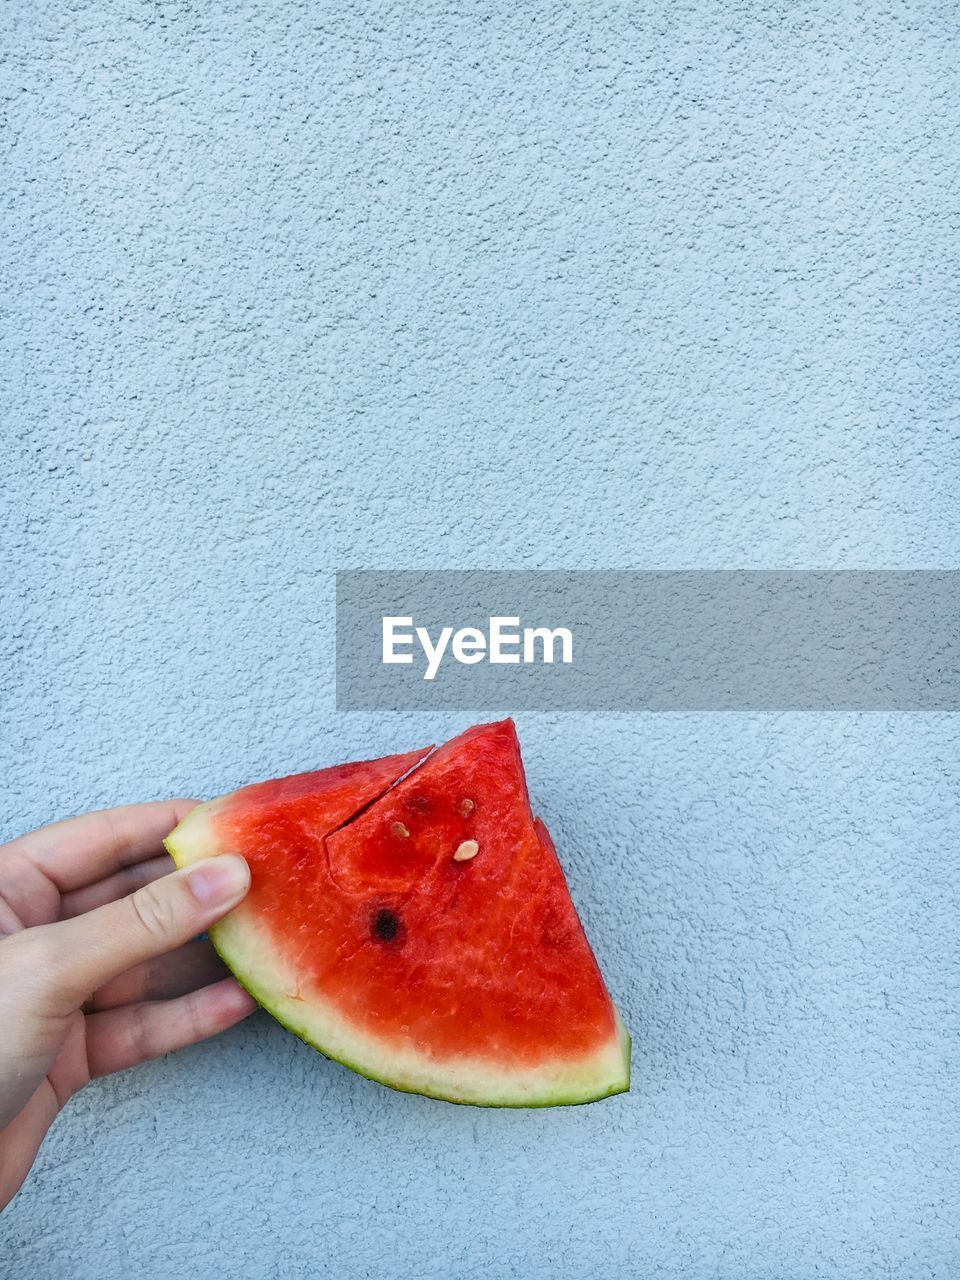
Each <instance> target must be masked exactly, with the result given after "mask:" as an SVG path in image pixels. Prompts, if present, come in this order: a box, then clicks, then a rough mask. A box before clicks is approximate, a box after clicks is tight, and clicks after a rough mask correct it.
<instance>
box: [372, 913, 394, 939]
mask: <svg viewBox="0 0 960 1280" xmlns="http://www.w3.org/2000/svg"><path fill="white" fill-rule="evenodd" d="M373 936H374V937H375V938H376V939H377V941H378V942H396V940H397V938H398V937H399V936H400V920H399V917H398V916H397V915H396V913H395V912H393V911H388V910H387V908H386V907H381V908H380V910H379V911H378V912H377V914H376V915H375V916H374V917H373Z"/></svg>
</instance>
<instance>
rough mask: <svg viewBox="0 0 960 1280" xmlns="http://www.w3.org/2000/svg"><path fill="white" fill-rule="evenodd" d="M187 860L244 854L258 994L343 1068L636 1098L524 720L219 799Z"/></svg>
mask: <svg viewBox="0 0 960 1280" xmlns="http://www.w3.org/2000/svg"><path fill="white" fill-rule="evenodd" d="M166 843H167V848H168V849H169V850H170V853H171V854H172V855H173V858H174V860H175V861H176V863H177V865H178V866H187V865H189V864H190V863H192V862H195V861H197V860H198V859H199V858H204V857H208V856H210V855H212V854H216V853H220V852H225V851H228V850H232V851H235V852H238V853H242V854H243V855H244V857H245V858H246V859H247V861H248V863H249V865H250V870H251V881H252V882H251V888H250V893H249V894H248V896H247V898H246V899H245V900H244V901H243V902H242V903H241V904H240V906H239V907H237V908H236V909H235V910H233V911H232V912H231V913H230V914H229V915H228V916H227V917H226V918H225V919H224V920H222V921H221V922H220V923H219V924H218V925H216V926H215V927H214V928H213V929H212V930H211V936H212V938H213V941H214V943H215V945H216V947H217V950H218V951H219V952H220V954H221V955H222V956H223V958H224V960H226V962H227V964H228V965H229V966H230V968H231V969H232V970H233V972H234V973H235V974H236V976H237V977H238V978H239V980H240V982H241V983H242V984H243V985H244V986H245V987H246V988H247V990H248V991H250V993H251V994H252V995H253V996H254V997H255V998H256V999H257V1000H258V1001H259V1002H260V1004H262V1005H263V1007H264V1008H265V1009H267V1010H269V1012H270V1013H272V1014H273V1015H274V1016H275V1017H276V1018H277V1019H278V1020H279V1021H280V1022H282V1023H283V1024H284V1026H286V1027H288V1028H289V1029H290V1030H291V1031H294V1032H296V1034H297V1035H299V1036H300V1037H302V1039H304V1040H306V1041H307V1042H308V1043H309V1044H312V1045H314V1046H315V1047H316V1048H318V1049H319V1050H320V1051H321V1052H322V1053H324V1054H326V1055H327V1056H328V1057H330V1058H335V1059H337V1060H338V1061H339V1062H342V1063H344V1064H345V1065H347V1066H349V1067H352V1068H353V1070H355V1071H358V1072H359V1073H360V1074H361V1075H365V1076H369V1077H371V1078H372V1079H374V1080H379V1081H381V1082H382V1083H383V1084H387V1085H390V1086H392V1087H393V1088H395V1089H402V1090H406V1091H409V1092H414V1093H423V1094H427V1095H429V1096H431V1097H435V1098H444V1099H447V1100H448V1101H451V1102H465V1103H474V1104H477V1105H486V1106H504V1107H509V1106H551V1105H556V1104H561V1103H575V1102H591V1101H594V1100H595V1099H598V1098H604V1097H607V1096H609V1095H611V1094H615V1093H622V1092H624V1091H625V1090H626V1089H627V1088H629V1082H630V1038H629V1036H628V1035H627V1033H626V1030H625V1028H624V1026H623V1023H622V1022H621V1021H620V1018H619V1016H618V1014H617V1012H616V1010H615V1008H614V1006H613V1003H612V1002H611V1000H610V996H609V995H608V993H607V990H606V987H605V986H604V983H603V978H602V977H601V975H600V970H599V968H598V966H597V962H596V960H595V959H594V956H593V952H592V951H591V950H590V944H589V943H588V942H587V939H586V935H585V934H584V932H583V928H582V926H581V924H580V921H579V919H578V918H577V913H576V911H575V909H574V906H573V903H572V902H571V900H570V895H569V892H568V890H567V886H566V882H565V881H564V878H563V872H562V871H561V869H560V864H559V862H558V861H557V855H556V852H555V850H554V847H553V843H552V841H551V839H550V836H549V834H548V833H547V829H546V827H545V826H544V825H543V823H542V822H540V821H539V819H535V818H534V817H533V815H532V813H531V812H530V802H529V799H528V797H527V788H526V782H525V779H524V774H523V765H522V763H521V760H520V748H519V744H518V742H517V737H516V732H515V730H514V726H513V722H512V721H510V720H505V721H503V722H501V723H498V724H489V725H479V726H477V727H475V728H473V729H469V730H468V731H467V732H466V733H464V734H461V735H460V736H459V737H458V738H454V739H453V740H452V741H450V742H448V743H447V744H446V745H445V746H443V747H441V748H439V749H438V750H436V751H433V752H432V754H431V753H430V748H427V749H425V750H422V751H414V752H410V753H409V754H407V755H397V756H387V757H386V758H384V759H382V760H373V761H367V762H364V763H360V764H345V765H338V766H337V767H336V768H333V769H323V770H320V771H319V772H317V773H304V774H298V775H295V776H294V777H291V778H282V779H280V780H278V781H275V782H262V783H258V784H256V785H254V786H250V787H244V788H243V789H242V790H240V791H236V792H233V793H232V794H231V795H227V796H223V797H221V798H220V799H219V800H213V801H211V802H210V803H209V804H204V805H200V806H199V807H198V808H196V809H194V810H193V811H192V812H191V813H190V814H188V816H187V817H186V818H185V819H184V820H183V822H181V824H180V825H179V826H178V827H177V828H176V830H175V831H173V832H172V833H171V835H170V836H169V837H168V839H167V842H166Z"/></svg>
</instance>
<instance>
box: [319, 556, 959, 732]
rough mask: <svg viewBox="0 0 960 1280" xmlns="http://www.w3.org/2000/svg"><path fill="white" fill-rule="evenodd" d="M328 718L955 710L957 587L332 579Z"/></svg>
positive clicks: (858, 578)
mask: <svg viewBox="0 0 960 1280" xmlns="http://www.w3.org/2000/svg"><path fill="white" fill-rule="evenodd" d="M550 659H552V660H550ZM337 707H338V708H339V709H341V710H345V711H361V710H423V711H426V710H465V711H466V710H470V711H478V712H502V711H510V710H514V709H515V710H530V711H607V712H615V711H787V710H800V711H934V710H941V711H958V710H960V571H957V570H909V571H894V570H869V571H867V570H838V571H814V570H810V571H806V570H805V571H796V572H774V571H766V570H719V571H708V570H685V571H614V570H610V571H607V570H584V571H567V570H546V571H540V572H534V571H526V570H516V571H514V570H497V571H479V570H471V571H459V570H441V571H433V572H419V571H406V570H404V571H396V570H390V571H379V570H350V571H342V572H339V573H338V574H337Z"/></svg>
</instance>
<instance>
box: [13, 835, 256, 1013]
mask: <svg viewBox="0 0 960 1280" xmlns="http://www.w3.org/2000/svg"><path fill="white" fill-rule="evenodd" d="M249 887H250V871H249V869H248V867H247V864H246V863H245V862H244V860H243V859H242V858H240V857H237V856H236V855H235V854H220V855H218V856H217V857H214V858H205V859H203V861H201V862H195V863H194V864H193V866H192V867H187V868H185V869H184V870H182V871H175V872H174V873H173V875H169V876H164V877H163V878H162V879H161V880H154V881H153V883H152V884H145V885H143V886H142V888H140V889H138V890H137V891H136V893H133V894H131V895H130V897H129V898H121V899H120V900H119V902H109V903H107V904H106V905H105V906H102V907H97V909H96V910H95V911H88V912H87V914H86V915H83V916H75V917H74V918H73V919H72V920H61V921H60V922H58V923H57V924H48V925H41V926H40V927H39V928H36V929H28V930H26V932H24V933H20V934H15V935H14V936H13V937H12V938H8V939H7V940H6V942H5V943H4V944H3V945H4V947H6V948H8V949H9V948H11V947H17V948H18V949H19V950H20V952H21V956H20V967H21V969H22V971H23V972H24V973H25V974H27V973H29V974H30V975H31V977H30V978H29V982H30V983H31V984H32V985H33V987H34V989H35V991H36V1002H37V1003H38V1004H39V1005H40V1006H41V1007H42V1008H43V1009H44V1010H45V1011H46V1012H47V1013H49V1014H51V1015H56V1014H60V1015H64V1014H67V1013H69V1012H70V1011H71V1010H72V1009H76V1008H79V1007H80V1005H81V1004H82V1003H83V1001H84V1000H85V999H86V998H87V996H88V995H89V993H90V992H91V991H97V990H98V989H99V988H100V987H102V986H104V985H105V984H106V983H107V982H109V981H110V980H111V979H112V978H116V977H117V976H118V975H119V974H121V973H124V972H125V971H126V970H127V969H132V968H133V967H134V966H135V965H138V964H142V963H143V962H144V961H145V960H152V959H153V958H154V957H155V956H159V955H163V954H164V953H165V952H167V951H173V949H174V948H175V947H179V946H182V945H183V943H185V942H189V941H190V939H191V938H195V937H196V936H197V934H199V933H203V931H204V930H205V929H206V928H207V927H208V926H209V925H211V924H213V923H214V922H215V921H217V920H219V918H220V917H221V916H222V915H225V914H226V913H227V912H228V911H229V910H230V909H231V907H235V906H236V905H237V903H238V902H239V901H240V900H241V898H243V897H244V895H245V894H246V892H247V890H248V888H249Z"/></svg>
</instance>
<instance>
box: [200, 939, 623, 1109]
mask: <svg viewBox="0 0 960 1280" xmlns="http://www.w3.org/2000/svg"><path fill="white" fill-rule="evenodd" d="M215 934H216V926H214V928H213V929H211V931H210V940H211V941H212V943H213V945H214V948H215V949H216V952H217V954H218V955H219V956H220V958H221V960H222V961H223V963H224V964H225V965H226V966H227V968H228V969H229V970H230V972H231V973H232V974H233V976H234V977H235V978H236V980H237V982H238V983H239V984H240V986H241V987H243V989H244V991H246V993H247V994H248V995H249V996H251V997H252V998H253V999H254V1000H256V1002H257V1004H258V1005H259V1006H260V1008H261V1009H263V1010H264V1012H265V1013H268V1014H269V1015H270V1017H271V1018H273V1019H274V1021H276V1022H279V1024H280V1026H281V1027H283V1028H284V1030H285V1031H289V1032H290V1033H291V1034H292V1035H295V1036H296V1037H297V1039H298V1040H302V1041H303V1043H304V1044H305V1045H307V1046H308V1047H309V1048H310V1049H313V1050H314V1051H315V1052H316V1053H319V1054H320V1056H321V1057H323V1058H326V1059H327V1061H328V1062H336V1063H338V1064H339V1065H340V1066H341V1067H346V1068H347V1069H348V1070H349V1071H352V1072H353V1073H354V1074H355V1075H358V1076H362V1077H363V1078H364V1080H372V1081H373V1082H374V1084H381V1085H384V1086H385V1087H386V1088H387V1089H392V1090H393V1091H394V1092H395V1093H409V1094H418V1095H419V1096H420V1097H422V1098H430V1099H431V1100H433V1101H436V1102H452V1103H454V1105H456V1106H460V1107H487V1108H490V1109H493V1108H496V1109H497V1110H499V1111H504V1110H514V1111H517V1110H523V1109H525V1110H529V1111H533V1110H537V1109H541V1108H543V1107H584V1106H589V1104H590V1103H591V1102H602V1101H603V1100H604V1098H614V1097H616V1096H617V1095H618V1094H621V1093H629V1091H630V1059H631V1052H632V1045H633V1040H632V1037H631V1036H630V1034H629V1032H627V1031H624V1032H623V1033H622V1037H623V1038H622V1041H621V1043H622V1044H623V1049H624V1056H623V1065H624V1079H623V1081H622V1082H616V1083H612V1084H611V1085H609V1087H608V1088H606V1089H604V1090H603V1091H602V1092H599V1093H594V1094H591V1095H590V1096H589V1097H564V1096H562V1095H559V1094H558V1095H544V1096H543V1097H542V1098H541V1099H538V1100H537V1101H535V1102H530V1101H516V1102H484V1101H481V1100H479V1099H473V1098H457V1097H454V1096H453V1095H450V1094H445V1093H441V1092H439V1091H432V1090H430V1089H428V1088H414V1086H413V1085H402V1084H396V1083H395V1082H394V1081H392V1080H390V1079H388V1078H387V1077H385V1076H382V1075H376V1074H375V1073H374V1072H373V1071H372V1070H370V1069H369V1068H368V1067H362V1066H360V1065H359V1063H357V1062H351V1061H350V1060H349V1059H348V1058H345V1057H344V1058H338V1057H337V1056H336V1055H335V1054H333V1053H330V1052H328V1051H327V1050H326V1049H324V1048H323V1046H322V1045H319V1044H317V1043H316V1042H315V1041H314V1040H311V1039H310V1034H309V1032H308V1031H306V1030H305V1029H304V1028H303V1027H297V1026H295V1025H294V1024H293V1023H292V1022H287V1021H285V1020H284V1017H283V1015H282V1014H280V1013H279V1012H277V1011H276V1009H274V1008H272V1007H271V1003H270V997H269V996H265V995H263V994H262V992H259V991H258V990H257V988H256V987H255V986H254V985H253V984H252V983H251V982H250V981H249V979H245V978H242V977H241V976H240V975H239V974H238V973H237V971H236V969H235V968H234V966H233V964H232V963H231V962H230V960H229V958H228V956H227V955H226V954H225V953H224V951H223V949H222V947H221V946H220V945H218V943H217V939H216V936H215Z"/></svg>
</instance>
